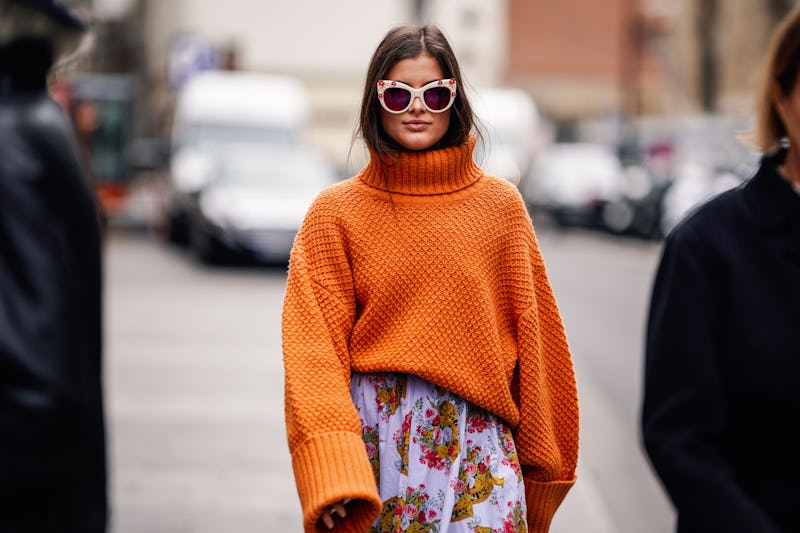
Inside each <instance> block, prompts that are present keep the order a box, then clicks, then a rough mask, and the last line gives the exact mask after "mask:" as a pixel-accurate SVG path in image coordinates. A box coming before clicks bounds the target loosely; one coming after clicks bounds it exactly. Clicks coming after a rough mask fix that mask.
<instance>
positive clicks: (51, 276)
mask: <svg viewBox="0 0 800 533" xmlns="http://www.w3.org/2000/svg"><path fill="white" fill-rule="evenodd" d="M83 30H84V26H83V23H82V22H81V20H80V19H78V18H76V17H74V16H73V15H72V14H71V13H70V12H68V11H67V10H65V9H64V8H62V7H61V6H59V5H58V4H56V3H54V2H53V1H52V0H50V1H48V0H0V532H3V533H5V532H14V533H17V532H31V533H33V532H35V533H50V532H64V533H67V532H69V533H73V532H74V533H98V532H102V531H105V530H106V522H107V500H106V455H105V431H104V420H103V418H104V417H103V406H102V389H101V249H100V248H101V245H100V234H99V227H98V222H97V220H98V218H97V212H96V207H95V201H94V197H93V194H92V191H91V190H90V187H89V185H88V182H87V181H86V179H85V178H84V175H83V173H82V171H81V167H80V163H79V158H78V154H77V148H76V144H75V141H74V137H73V132H72V128H71V126H70V123H69V122H68V120H67V118H66V116H65V114H64V112H63V110H62V108H61V107H60V106H59V105H58V104H56V103H55V101H53V100H52V99H51V98H50V97H49V96H48V93H47V87H46V75H47V72H48V70H49V69H50V67H51V65H52V64H53V61H54V59H56V58H57V57H59V54H60V53H61V52H62V51H64V50H65V49H66V47H69V46H70V45H71V46H72V47H73V48H74V45H75V44H76V43H77V42H78V41H79V39H80V36H81V35H82V33H83Z"/></svg>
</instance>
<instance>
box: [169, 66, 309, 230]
mask: <svg viewBox="0 0 800 533" xmlns="http://www.w3.org/2000/svg"><path fill="white" fill-rule="evenodd" d="M309 118H310V100H309V97H308V95H307V93H306V91H305V88H304V87H303V85H302V84H301V83H300V82H299V81H297V80H296V79H294V78H292V77H288V76H280V75H272V74H262V73H255V72H232V71H206V72H201V73H199V74H196V75H195V76H193V77H192V78H191V79H190V80H189V81H187V82H186V84H185V85H184V86H183V88H182V89H181V91H180V93H179V95H178V99H177V103H176V106H175V116H174V118H173V124H172V138H171V146H170V152H171V158H170V165H169V167H170V168H169V182H168V198H167V211H168V213H167V217H168V220H169V228H168V235H169V237H170V239H171V240H173V241H176V242H184V241H186V239H187V237H188V231H187V230H188V226H187V223H188V221H187V213H188V209H189V207H190V205H191V203H192V196H193V195H196V193H197V192H198V190H199V189H198V185H202V184H203V182H204V172H205V169H204V168H203V167H204V165H206V164H207V162H204V160H206V159H207V157H206V156H208V155H211V156H214V157H216V156H219V155H220V154H224V152H225V151H226V150H227V148H228V147H229V146H236V145H242V144H251V145H256V146H279V147H282V148H288V147H293V146H299V145H301V144H302V143H303V141H304V139H303V137H304V135H305V131H306V128H307V126H308V121H309Z"/></svg>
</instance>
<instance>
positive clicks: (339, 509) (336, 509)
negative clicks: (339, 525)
mask: <svg viewBox="0 0 800 533" xmlns="http://www.w3.org/2000/svg"><path fill="white" fill-rule="evenodd" d="M333 513H336V514H338V515H339V516H341V517H342V518H344V517H345V516H347V510H346V509H345V508H344V505H343V504H341V503H334V504H333V505H331V514H333Z"/></svg>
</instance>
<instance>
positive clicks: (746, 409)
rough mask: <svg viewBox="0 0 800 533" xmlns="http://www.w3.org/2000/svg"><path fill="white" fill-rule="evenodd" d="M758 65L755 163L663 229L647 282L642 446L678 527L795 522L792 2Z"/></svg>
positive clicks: (795, 22) (798, 331) (765, 532)
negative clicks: (758, 155) (741, 179)
mask: <svg viewBox="0 0 800 533" xmlns="http://www.w3.org/2000/svg"><path fill="white" fill-rule="evenodd" d="M765 67H766V68H765V74H766V75H765V76H764V79H763V81H762V87H761V92H760V99H759V101H758V109H757V111H758V118H759V120H758V131H757V137H758V141H759V144H760V148H761V149H762V150H763V152H764V157H763V159H762V161H761V164H760V168H759V169H758V171H757V172H756V174H755V175H754V176H753V177H752V178H751V179H750V180H748V181H747V182H746V183H744V184H743V185H742V186H740V187H739V188H737V189H734V190H731V191H728V192H726V193H724V194H722V195H720V196H718V197H717V198H715V199H713V200H711V201H710V202H708V203H707V204H706V205H705V206H703V207H701V208H700V209H698V210H696V212H695V213H694V214H693V215H691V216H689V217H688V218H687V219H686V220H684V221H683V222H682V223H681V224H679V225H678V226H677V227H676V228H675V229H674V230H673V231H672V233H671V234H670V235H669V237H668V238H667V240H666V243H665V247H664V252H663V257H662V259H661V265H660V268H659V270H658V274H657V277H656V280H655V285H654V289H653V295H652V303H651V309H650V317H649V325H648V331H647V348H646V349H647V354H646V371H645V390H644V393H645V400H644V408H643V433H644V443H645V446H646V448H647V452H648V454H649V456H650V459H651V461H652V464H653V466H654V467H655V470H656V472H657V473H658V475H659V476H660V478H661V480H662V482H663V484H664V486H665V488H666V490H667V492H668V493H669V495H670V497H671V499H672V501H673V503H674V505H675V508H676V510H677V513H678V524H677V530H678V531H679V532H680V533H694V532H698V533H700V532H702V533H714V532H717V531H718V532H725V533H736V532H741V533H745V532H747V533H753V532H758V533H779V532H780V533H789V532H796V531H800V515H799V514H798V513H797V496H798V495H800V460H798V450H800V425H798V421H800V388H798V386H797V382H798V379H800V358H798V354H800V328H798V324H797V321H798V318H799V317H800V196H798V191H800V84H799V83H798V68H799V67H800V8H798V9H795V10H794V11H792V12H791V14H790V15H789V16H788V17H787V18H786V20H785V21H784V23H783V24H782V25H781V26H780V28H779V29H778V30H777V31H776V33H775V35H774V37H773V42H772V45H771V48H770V50H769V53H768V55H767V58H766V64H765ZM787 141H788V148H785V146H786V145H787Z"/></svg>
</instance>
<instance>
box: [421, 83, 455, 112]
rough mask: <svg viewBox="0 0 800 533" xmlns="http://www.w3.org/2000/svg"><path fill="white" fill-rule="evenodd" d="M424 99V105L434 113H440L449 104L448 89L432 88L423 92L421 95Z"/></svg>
mask: <svg viewBox="0 0 800 533" xmlns="http://www.w3.org/2000/svg"><path fill="white" fill-rule="evenodd" d="M422 97H423V98H425V105H427V106H428V108H429V109H433V110H434V111H440V110H442V109H444V108H445V107H447V104H449V103H450V89H449V88H447V87H433V88H431V89H428V90H427V91H425V92H424V93H423V95H422Z"/></svg>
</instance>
